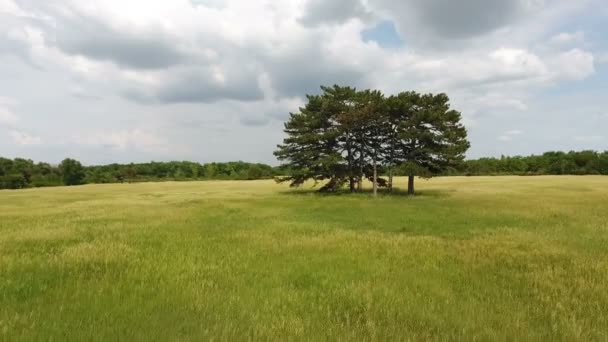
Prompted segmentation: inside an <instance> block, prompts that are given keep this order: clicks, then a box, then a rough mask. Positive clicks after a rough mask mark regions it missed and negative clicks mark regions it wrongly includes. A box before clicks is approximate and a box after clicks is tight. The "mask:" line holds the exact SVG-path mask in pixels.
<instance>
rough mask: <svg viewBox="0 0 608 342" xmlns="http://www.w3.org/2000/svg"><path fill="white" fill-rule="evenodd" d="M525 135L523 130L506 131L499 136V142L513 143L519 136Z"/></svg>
mask: <svg viewBox="0 0 608 342" xmlns="http://www.w3.org/2000/svg"><path fill="white" fill-rule="evenodd" d="M522 134H524V132H523V131H522V130H519V129H513V130H510V131H506V132H504V133H503V134H502V135H500V136H498V138H497V139H498V140H499V141H504V142H510V141H513V139H514V138H515V137H517V136H519V135H522Z"/></svg>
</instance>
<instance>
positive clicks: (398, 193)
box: [280, 188, 454, 198]
mask: <svg viewBox="0 0 608 342" xmlns="http://www.w3.org/2000/svg"><path fill="white" fill-rule="evenodd" d="M452 192H454V190H448V189H428V190H421V191H416V194H415V195H414V196H412V195H409V194H408V193H407V189H401V188H393V191H392V192H389V191H388V190H387V189H378V197H405V198H420V197H431V198H441V197H449V196H450V193H452ZM280 194H281V195H286V196H318V197H343V196H351V197H356V196H359V197H361V196H363V197H372V196H373V190H372V189H363V191H358V192H350V190H349V189H347V188H343V189H340V190H338V191H324V192H323V191H319V189H318V188H307V189H302V188H292V189H289V190H285V191H281V192H280Z"/></svg>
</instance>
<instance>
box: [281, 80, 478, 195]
mask: <svg viewBox="0 0 608 342" xmlns="http://www.w3.org/2000/svg"><path fill="white" fill-rule="evenodd" d="M321 90H322V93H321V94H320V95H308V96H307V99H308V102H307V103H306V105H305V106H304V107H302V108H300V110H299V112H296V113H291V114H290V117H289V120H288V121H287V122H286V123H285V133H286V135H287V137H286V138H285V140H284V142H283V144H281V145H279V146H278V149H277V151H276V152H275V156H276V157H277V159H279V160H280V161H282V162H283V163H284V165H285V166H286V167H288V168H289V169H291V170H292V174H291V175H290V176H288V177H283V178H281V179H280V181H282V182H290V183H291V186H299V185H301V184H303V183H304V182H306V181H308V180H314V181H316V182H319V181H327V182H326V184H325V185H324V186H323V187H322V188H321V190H323V191H336V190H338V189H339V188H341V187H342V186H343V185H345V184H346V183H348V184H349V189H350V191H357V190H361V187H362V186H361V184H362V181H363V180H364V179H369V180H370V181H372V183H373V185H374V193H375V192H376V189H377V186H386V187H388V188H389V190H392V182H393V178H392V174H393V173H394V170H395V169H401V170H407V175H408V176H409V183H408V191H409V193H411V194H413V193H414V176H428V177H430V176H432V175H435V174H438V173H441V172H444V171H445V170H446V169H448V168H451V167H452V168H453V167H457V166H458V165H460V164H461V163H462V161H463V160H464V156H465V152H466V151H467V150H468V148H469V142H468V141H467V131H466V129H465V127H464V126H463V124H462V123H461V114H460V112H458V111H456V110H453V109H451V108H450V103H449V98H448V96H447V95H445V94H437V95H434V94H419V93H416V92H412V91H410V92H402V93H399V94H397V95H392V96H390V97H386V96H384V95H383V94H382V93H381V92H380V91H377V90H363V91H357V90H356V89H355V88H351V87H340V86H337V85H336V86H333V87H321ZM379 172H381V173H388V175H389V178H388V180H385V179H383V178H379V177H378V174H379Z"/></svg>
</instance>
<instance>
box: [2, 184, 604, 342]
mask: <svg viewBox="0 0 608 342" xmlns="http://www.w3.org/2000/svg"><path fill="white" fill-rule="evenodd" d="M397 184H398V185H401V186H405V180H403V179H400V180H399V181H398V183H397ZM417 189H418V190H419V191H420V193H419V196H416V197H407V196H403V195H401V194H396V195H392V196H385V195H380V196H379V197H378V198H373V197H372V196H371V195H370V194H367V193H363V194H352V195H351V194H346V193H341V194H333V195H321V194H317V193H315V192H313V191H312V190H311V189H310V187H309V186H307V187H305V188H303V189H300V190H295V191H294V190H291V189H289V188H288V187H287V186H286V185H278V184H275V183H274V182H273V181H224V182H222V181H209V182H166V183H143V184H113V185H87V186H80V187H61V188H43V189H29V190H18V191H0V340H59V341H63V340H127V341H131V340H134V341H137V340H146V341H148V340H192V341H200V340H210V339H214V340H252V339H253V340H328V339H329V340H352V341H362V340H370V341H373V340H438V339H440V340H446V339H447V340H473V339H477V340H564V341H587V340H606V339H608V177H601V176H581V177H575V176H563V177H558V176H555V177H554V176H542V177H469V178H466V177H448V178H436V179H432V180H429V181H424V180H418V181H417Z"/></svg>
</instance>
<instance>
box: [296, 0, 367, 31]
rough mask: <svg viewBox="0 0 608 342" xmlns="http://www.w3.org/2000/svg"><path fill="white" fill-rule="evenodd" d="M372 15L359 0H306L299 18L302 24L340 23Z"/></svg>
mask: <svg viewBox="0 0 608 342" xmlns="http://www.w3.org/2000/svg"><path fill="white" fill-rule="evenodd" d="M371 16H372V15H371V13H370V12H369V10H368V9H367V8H366V7H365V5H364V4H363V3H362V2H361V1H359V0H355V1H353V0H334V1H326V0H308V1H307V2H306V6H305V10H304V15H303V16H302V18H301V19H300V20H301V22H302V23H303V24H304V25H307V26H316V25H320V24H342V23H344V22H347V21H349V20H351V19H353V18H359V19H366V18H370V17H371Z"/></svg>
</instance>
